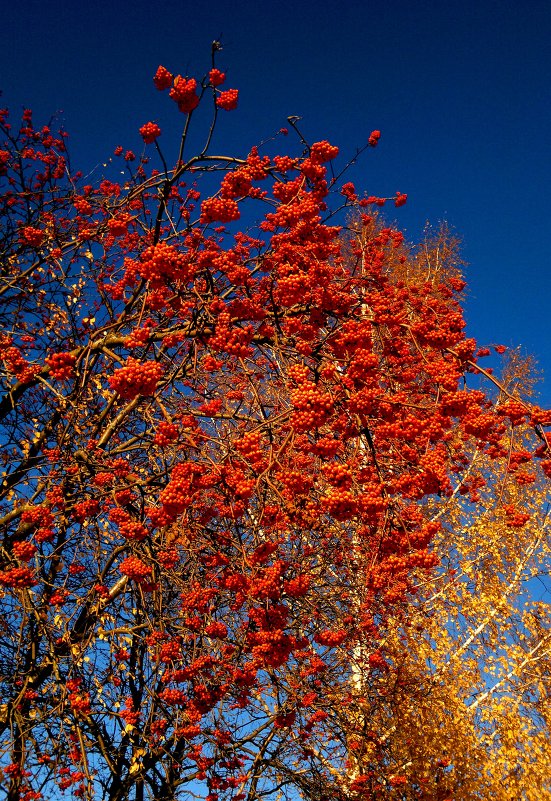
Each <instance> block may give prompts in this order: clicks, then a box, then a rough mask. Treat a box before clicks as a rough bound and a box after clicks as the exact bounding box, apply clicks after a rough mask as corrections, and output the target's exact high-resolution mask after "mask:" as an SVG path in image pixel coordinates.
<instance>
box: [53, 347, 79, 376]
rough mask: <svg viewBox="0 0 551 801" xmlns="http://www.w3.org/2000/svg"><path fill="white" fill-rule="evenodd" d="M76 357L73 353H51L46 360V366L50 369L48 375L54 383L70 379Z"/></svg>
mask: <svg viewBox="0 0 551 801" xmlns="http://www.w3.org/2000/svg"><path fill="white" fill-rule="evenodd" d="M76 360H77V359H76V356H75V355H74V354H73V353H68V352H65V353H52V355H51V356H48V357H47V359H46V364H47V365H48V367H49V368H50V375H51V376H52V378H55V379H56V381H66V380H68V379H69V378H72V376H73V374H74V366H75V362H76Z"/></svg>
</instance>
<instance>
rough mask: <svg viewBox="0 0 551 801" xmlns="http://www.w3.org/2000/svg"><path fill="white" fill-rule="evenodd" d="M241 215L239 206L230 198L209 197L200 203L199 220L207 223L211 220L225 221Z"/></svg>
mask: <svg viewBox="0 0 551 801" xmlns="http://www.w3.org/2000/svg"><path fill="white" fill-rule="evenodd" d="M240 216H241V214H240V211H239V206H238V205H237V203H236V202H235V200H233V199H232V198H221V197H210V198H207V199H206V200H203V202H202V203H201V217H200V219H199V222H200V223H201V224H202V225H208V223H212V222H221V223H227V222H232V221H233V220H238V219H239V217H240Z"/></svg>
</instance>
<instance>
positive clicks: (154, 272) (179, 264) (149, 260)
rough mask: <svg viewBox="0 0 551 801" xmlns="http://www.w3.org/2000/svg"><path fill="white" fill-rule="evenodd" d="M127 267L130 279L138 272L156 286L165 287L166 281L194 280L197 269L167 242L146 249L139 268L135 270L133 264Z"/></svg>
mask: <svg viewBox="0 0 551 801" xmlns="http://www.w3.org/2000/svg"><path fill="white" fill-rule="evenodd" d="M127 265H128V269H127V276H128V277H130V276H131V274H132V273H133V272H134V271H137V272H139V273H140V275H142V276H143V278H145V279H146V281H151V282H153V284H154V285H155V286H156V285H163V284H164V283H165V282H166V279H173V280H177V281H181V282H186V281H189V280H190V278H193V276H194V274H195V269H196V268H195V266H194V265H193V264H192V263H190V261H189V259H187V258H186V257H185V255H184V254H183V253H180V252H179V251H178V250H177V249H176V248H174V247H172V246H171V245H167V244H166V242H158V243H157V244H156V245H154V246H151V247H148V248H146V250H144V252H143V253H142V255H141V258H140V264H139V265H138V266H137V267H135V268H134V266H133V265H132V264H128V263H127Z"/></svg>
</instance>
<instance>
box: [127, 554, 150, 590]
mask: <svg viewBox="0 0 551 801" xmlns="http://www.w3.org/2000/svg"><path fill="white" fill-rule="evenodd" d="M119 570H120V572H121V573H122V574H123V576H128V578H130V579H133V580H134V581H136V582H137V583H138V584H141V583H143V582H144V581H147V580H148V579H149V578H150V576H151V568H150V567H148V565H146V564H145V562H142V560H141V559H139V558H138V557H137V556H129V557H128V558H127V559H124V560H123V561H122V562H121V563H120V565H119Z"/></svg>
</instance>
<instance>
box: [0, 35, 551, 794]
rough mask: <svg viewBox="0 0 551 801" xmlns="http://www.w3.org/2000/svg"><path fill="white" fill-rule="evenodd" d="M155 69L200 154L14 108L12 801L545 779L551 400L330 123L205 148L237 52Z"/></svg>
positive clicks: (9, 487)
mask: <svg viewBox="0 0 551 801" xmlns="http://www.w3.org/2000/svg"><path fill="white" fill-rule="evenodd" d="M216 49H217V47H216V46H215V47H214V48H213V56H214V54H215V52H216ZM154 82H155V86H156V87H157V89H159V90H160V91H164V90H167V91H168V94H169V96H170V98H171V100H172V101H174V102H175V103H176V105H177V106H178V109H179V111H180V112H181V113H182V114H183V115H184V131H183V135H182V139H181V143H180V148H179V153H178V154H177V157H176V160H175V162H174V163H173V166H169V164H170V163H171V162H169V160H168V159H167V157H166V156H165V154H164V153H163V151H162V150H161V148H160V147H159V144H158V141H159V137H160V136H161V131H160V129H159V127H158V125H157V124H156V123H155V122H147V123H145V124H144V125H143V126H142V127H141V129H140V134H141V136H142V138H143V141H144V144H145V146H146V148H149V149H153V148H155V151H156V163H157V167H155V168H153V169H150V167H149V164H148V161H149V159H148V158H147V157H145V156H143V157H142V158H140V159H136V157H135V155H134V154H133V153H132V152H131V151H126V152H124V151H123V150H122V148H119V149H117V152H116V155H117V156H118V157H119V158H120V159H121V163H122V162H124V165H125V170H126V173H127V175H126V177H125V180H124V181H120V180H118V178H117V180H114V179H113V176H111V177H109V176H105V177H102V179H101V180H99V181H98V182H97V183H95V184H93V183H92V184H91V183H86V179H84V178H83V176H82V175H81V174H79V173H74V172H73V171H72V169H71V167H70V165H69V161H68V156H67V152H66V148H65V140H66V136H65V134H64V133H63V132H57V131H55V126H54V125H53V124H52V125H50V126H46V127H43V128H35V127H34V125H33V122H32V115H31V113H30V112H28V111H25V113H24V115H23V120H22V123H21V125H20V126H17V128H15V129H14V128H12V127H11V124H10V121H9V118H8V116H7V112H5V113H3V115H2V130H3V134H4V139H5V142H4V145H3V149H2V150H1V151H0V165H1V169H0V172H1V173H2V177H3V181H4V187H3V193H2V205H1V209H2V220H3V223H4V225H3V229H2V242H1V248H2V285H1V287H0V292H1V294H2V298H3V305H2V311H1V315H2V325H3V333H2V339H1V357H2V363H3V372H2V381H3V392H4V394H3V398H2V400H1V401H0V416H1V418H2V421H3V433H2V454H3V461H4V466H5V469H4V475H3V483H2V493H1V494H2V499H1V500H2V508H1V514H2V518H1V523H2V530H3V542H2V564H1V572H0V586H1V587H2V607H3V619H2V631H1V635H0V637H1V640H0V649H1V650H0V672H1V677H0V680H1V682H2V695H3V698H4V699H5V701H4V703H3V705H2V706H1V707H0V726H1V728H2V740H1V742H2V743H3V745H2V749H3V754H4V762H3V772H4V776H5V779H6V790H5V793H6V798H8V799H10V801H12V800H14V799H26V800H27V801H31V799H37V798H41V797H44V798H55V797H58V796H60V795H61V794H62V793H63V792H65V791H70V792H71V793H72V794H73V795H74V796H76V797H85V798H105V799H110V800H111V801H115V799H117V800H118V799H121V800H122V799H136V801H140V800H141V799H146V798H152V799H153V798H154V799H176V798H187V797H189V798H191V797H196V796H199V797H207V798H208V799H209V801H217V800H218V799H226V798H227V799H230V798H231V799H236V801H239V800H240V799H247V801H253V799H260V798H296V797H297V796H302V797H305V798H308V799H319V800H320V801H321V799H325V798H329V797H331V798H351V797H358V798H387V797H396V798H444V797H445V794H446V793H448V787H450V788H453V793H454V796H453V797H457V798H463V797H464V798H471V797H474V798H476V797H485V795H484V794H485V793H486V792H487V788H488V787H492V790H493V788H494V787H498V786H499V782H500V781H502V778H503V776H504V775H505V773H506V771H507V770H509V774H508V776H509V779H510V777H511V776H513V775H514V776H515V781H517V779H518V787H519V788H520V790H519V792H522V793H524V794H525V796H526V797H527V798H531V797H535V796H531V795H529V793H530V792H532V788H533V787H535V786H538V788H539V791H540V795H539V797H542V793H545V792H547V793H548V792H549V778H548V776H546V775H545V774H544V772H543V768H542V765H543V764H544V763H543V761H542V760H543V758H544V757H545V756H546V752H545V749H546V747H547V746H546V744H545V743H546V739H545V738H546V726H547V718H546V712H545V706H544V696H545V692H547V687H548V684H547V682H548V671H547V668H546V661H545V660H546V659H547V658H548V648H547V642H548V639H547V637H548V634H547V629H546V625H547V622H546V620H545V615H544V614H543V612H542V609H543V607H541V605H540V606H538V603H537V602H536V600H535V598H534V599H532V602H531V605H530V607H529V608H526V609H524V608H522V607H521V606H520V604H519V587H520V586H521V582H522V581H523V580H524V578H525V577H526V576H529V575H531V573H532V572H533V571H534V570H537V569H539V568H537V565H538V564H540V562H541V561H542V559H545V558H547V556H548V541H547V539H546V530H545V527H541V528H540V529H538V528H537V525H538V524H537V522H536V514H537V513H538V511H539V510H540V509H541V504H542V502H543V493H544V479H545V477H546V476H549V474H550V472H551V469H550V468H551V460H550V459H549V452H548V443H547V440H546V435H545V430H544V426H546V425H549V424H551V416H550V415H549V413H547V412H544V411H543V410H541V409H539V408H538V407H537V406H535V405H532V404H529V403H528V402H527V401H526V399H523V398H522V395H521V391H520V386H516V385H515V384H514V382H515V381H518V380H520V378H522V370H521V369H520V368H519V369H517V368H515V369H513V370H512V375H511V377H510V378H508V379H507V380H506V381H505V383H504V382H503V381H497V380H496V379H493V378H492V376H491V371H489V370H485V369H484V368H482V367H481V366H480V365H479V359H481V358H482V357H483V356H484V355H485V354H486V352H485V351H484V350H480V349H477V345H476V343H475V342H474V340H472V339H469V338H466V337H465V333H464V328H465V323H464V319H463V315H462V309H461V305H460V301H461V292H462V290H463V288H464V286H465V284H464V281H463V279H462V277H461V273H460V266H461V265H460V260H459V259H458V257H457V253H456V248H455V245H454V243H453V241H452V240H451V239H450V237H449V236H447V235H446V234H445V232H442V233H441V234H440V235H439V236H437V237H436V238H434V239H432V240H430V239H429V240H427V241H426V242H425V243H424V244H423V245H422V246H421V247H420V248H419V249H411V248H409V247H408V246H407V245H406V244H405V243H404V237H403V235H402V234H401V233H400V232H399V231H397V230H395V229H394V228H392V227H388V226H387V225H386V224H385V223H383V222H381V221H380V220H379V219H378V217H377V215H376V214H375V213H373V208H375V209H376V208H377V206H380V205H383V204H384V199H380V198H375V197H359V196H358V195H357V193H356V190H355V188H354V186H353V185H352V184H351V183H345V184H344V185H342V186H341V182H340V180H339V176H335V174H334V172H333V171H332V170H331V168H330V166H329V165H330V164H331V162H332V161H333V160H334V159H335V158H336V156H337V153H338V150H337V148H336V147H334V146H332V145H330V144H329V143H328V142H326V141H320V142H316V143H314V144H312V145H308V144H306V142H305V141H304V140H303V138H302V137H301V136H300V134H299V136H300V141H301V146H303V147H304V151H303V152H302V153H301V154H299V155H297V156H289V155H287V154H284V155H280V154H279V153H278V152H277V150H276V146H275V144H273V143H268V144H267V145H266V147H265V150H263V151H262V153H261V152H260V151H259V150H258V149H257V148H252V150H251V151H250V152H249V153H248V155H240V156H239V157H236V156H234V155H216V154H214V153H213V152H212V143H213V141H215V139H214V133H215V127H216V123H217V118H218V114H219V113H222V112H226V111H231V110H233V109H234V108H235V107H236V105H237V101H238V93H237V90H234V89H225V88H220V87H224V85H225V83H224V82H225V76H224V74H223V73H222V72H221V71H220V70H218V69H217V68H216V67H215V65H214V60H213V66H212V69H211V71H210V72H209V73H208V75H207V76H205V77H204V78H203V79H202V80H201V81H196V80H195V79H194V78H189V77H183V76H179V75H178V76H176V77H174V76H172V75H171V74H170V73H169V72H168V71H167V70H166V69H165V68H164V67H159V69H158V70H157V73H156V75H155V78H154ZM209 102H210V104H211V107H212V121H211V125H210V128H209V130H208V133H207V136H206V141H205V144H204V146H203V147H202V148H199V149H198V152H197V153H196V155H188V153H187V150H188V147H189V135H190V130H191V123H192V120H193V114H194V112H195V109H196V108H197V107H198V106H199V105H200V104H203V105H206V104H207V103H209ZM290 125H291V126H292V127H293V128H294V129H295V130H296V131H297V133H298V129H297V128H296V120H293V119H292V120H290ZM281 133H282V135H283V134H284V133H285V132H283V131H282V132H281ZM379 137H380V134H379V132H378V131H374V132H373V133H372V134H371V136H370V138H369V142H368V145H369V146H372V147H374V146H375V145H376V144H377V142H378V140H379ZM136 165H137V166H136ZM405 199H406V198H405V195H402V194H400V193H397V195H396V197H395V198H394V202H395V204H396V205H397V206H400V205H402V204H403V203H404V202H405ZM255 209H256V214H255ZM346 209H349V210H350V211H349V214H350V221H349V223H347V224H341V225H336V224H335V222H336V221H339V220H341V222H342V220H344V217H343V210H346ZM339 212H341V217H340V218H339V217H335V215H337V214H338V213H339ZM480 375H483V376H485V377H486V379H487V385H488V388H487V390H486V391H484V390H483V389H481V388H480V386H479V383H478V380H477V376H480ZM492 381H493V383H492ZM497 388H499V392H498V391H497ZM534 457H539V458H534ZM454 571H455V572H454ZM469 571H470V572H469ZM475 572H476V575H477V577H478V576H479V575H480V576H481V578H480V579H478V578H477V581H475V580H474V579H473V578H471V576H472V575H473V574H474V573H475ZM482 576H484V577H485V578H484V593H485V595H484V596H482V593H481V590H480V586H481V585H480V582H482V581H483V579H482ZM480 600H483V601H484V603H482V604H479V601H480ZM498 602H499V606H497V604H498ZM494 609H498V610H499V611H498V612H496V614H494V612H493V610H494ZM538 610H539V611H538ZM503 621H507V625H508V627H509V628H508V629H507V630H506V631H505V632H501V631H499V630H498V628H497V626H498V622H503ZM413 632H415V633H413ZM538 643H539V645H538ZM500 671H501V672H500ZM504 671H505V672H504ZM517 681H518V682H522V688H521V687H520V686H517V687H515V682H517ZM521 689H522V699H521V700H520V701H519V703H516V701H517V700H518V697H519V693H520V690H521ZM513 690H514V691H515V692H516V694H513ZM473 692H475V693H478V694H477V695H476V696H473V695H472V693H473ZM508 698H513V701H514V703H513V705H512V706H511V704H509V706H508V705H507V704H508V702H507V699H508ZM448 701H449V704H450V706H447V704H448ZM450 708H451V709H452V710H455V713H454V715H453V716H452V722H451V723H450V714H449V709H450ZM488 710H489V711H488ZM498 713H499V714H498ZM490 714H491V715H494V718H495V725H494V728H493V729H489V728H488V725H489V724H488V716H489V715H490ZM425 720H426V721H427V722H426V723H424V721H425ZM444 724H447V726H445V725H444ZM509 729H511V730H512V731H513V732H514V735H513V736H512V738H511V737H509V735H508V734H507V731H508V730H509ZM444 731H445V732H446V737H447V738H448V737H449V743H450V744H449V746H447V747H448V748H449V751H450V754H449V756H447V755H446V753H444V750H443V747H442V745H441V742H440V741H439V740H438V738H436V737H435V736H432V735H431V732H432V733H433V734H435V733H436V732H440V734H441V735H442V732H444ZM408 732H410V734H408ZM442 736H443V735H442ZM484 738H485V739H484ZM515 738H516V739H515ZM440 740H441V738H440ZM531 743H536V744H537V750H536V751H531V754H532V755H533V757H534V767H533V768H532V762H530V763H529V762H528V760H525V761H524V762H522V759H520V757H517V763H518V762H519V759H520V761H521V762H522V768H521V769H520V768H518V767H516V765H517V763H515V767H510V766H511V765H512V764H513V760H512V757H511V754H512V753H513V752H514V751H515V749H517V751H518V748H519V744H520V748H521V750H522V749H523V748H525V749H526V748H527V747H528V745H529V744H531ZM495 753H497V754H498V755H499V758H498V759H495V760H494V761H492V760H493V756H492V755H493V754H495ZM515 753H516V752H515ZM518 753H521V751H518ZM538 782H539V784H538ZM450 792H452V790H450ZM534 792H535V791H534ZM477 793H478V795H477ZM504 797H505V796H504ZM517 797H518V795H517Z"/></svg>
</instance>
